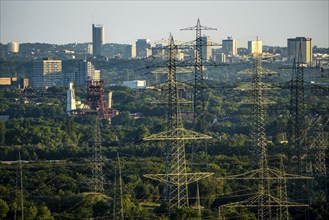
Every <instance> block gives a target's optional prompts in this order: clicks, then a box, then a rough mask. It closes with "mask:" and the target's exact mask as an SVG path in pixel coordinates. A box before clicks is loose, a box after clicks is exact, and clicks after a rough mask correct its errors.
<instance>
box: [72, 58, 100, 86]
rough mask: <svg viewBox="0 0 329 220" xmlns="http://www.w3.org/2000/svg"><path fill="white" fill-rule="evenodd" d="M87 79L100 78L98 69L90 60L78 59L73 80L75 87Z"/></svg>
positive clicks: (83, 84)
mask: <svg viewBox="0 0 329 220" xmlns="http://www.w3.org/2000/svg"><path fill="white" fill-rule="evenodd" d="M87 80H100V70H96V69H95V67H94V65H93V64H92V63H91V62H90V61H87V60H80V61H79V63H78V65H77V67H76V69H75V72H74V79H73V81H74V82H75V85H76V86H77V87H82V86H85V85H86V81H87Z"/></svg>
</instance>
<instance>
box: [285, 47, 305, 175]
mask: <svg viewBox="0 0 329 220" xmlns="http://www.w3.org/2000/svg"><path fill="white" fill-rule="evenodd" d="M301 45H302V44H301V42H300V44H299V50H298V51H299V53H298V57H297V59H296V58H295V59H294V64H293V70H292V78H291V85H290V86H291V87H290V123H289V124H290V125H289V127H290V131H289V142H290V145H291V146H292V147H293V149H294V153H293V155H294V156H296V157H297V173H298V174H301V173H302V154H303V152H305V150H306V149H305V141H303V140H302V132H303V129H304V125H305V120H304V114H305V105H304V99H305V98H304V63H303V55H302V48H301V47H302V46H301ZM296 60H297V61H296Z"/></svg>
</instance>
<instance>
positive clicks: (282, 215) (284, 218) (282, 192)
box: [278, 158, 289, 220]
mask: <svg viewBox="0 0 329 220" xmlns="http://www.w3.org/2000/svg"><path fill="white" fill-rule="evenodd" d="M280 172H281V174H284V173H285V169H284V164H283V159H282V158H281V160H280ZM278 191H279V192H278V194H279V195H278V198H279V200H280V201H284V202H286V203H287V202H288V194H287V179H286V178H284V176H281V178H279V179H278ZM278 219H280V220H289V212H288V206H284V205H281V204H280V206H279V213H278Z"/></svg>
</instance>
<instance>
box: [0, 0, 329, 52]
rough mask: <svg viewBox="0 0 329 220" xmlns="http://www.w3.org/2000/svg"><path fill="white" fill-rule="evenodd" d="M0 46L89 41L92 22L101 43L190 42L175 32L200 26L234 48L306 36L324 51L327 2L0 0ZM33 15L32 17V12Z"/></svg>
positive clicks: (282, 43) (284, 43)
mask: <svg viewBox="0 0 329 220" xmlns="http://www.w3.org/2000/svg"><path fill="white" fill-rule="evenodd" d="M0 6H1V7H0V10H1V26H0V30H1V31H0V42H1V43H3V44H7V43H9V42H11V41H17V42H19V43H36V42H40V43H51V44H68V43H86V42H92V30H91V25H92V24H102V25H104V27H105V43H119V44H134V43H135V42H136V40H137V39H143V38H144V39H151V40H152V42H155V41H158V40H161V39H167V38H168V36H169V33H172V34H173V36H174V37H175V39H178V40H182V41H191V40H193V39H194V38H195V34H194V33H191V32H184V31H180V29H181V28H184V27H188V26H194V25H195V24H196V21H197V19H198V18H200V21H201V25H204V26H209V27H215V28H217V29H218V30H217V31H209V32H203V33H204V34H206V35H209V36H210V37H211V39H212V40H213V41H214V42H217V43H221V41H222V40H223V39H227V36H232V37H233V39H236V40H237V42H238V43H237V44H238V47H247V41H250V40H254V39H256V36H258V37H259V39H260V40H262V41H263V45H271V46H287V39H288V38H295V37H311V38H312V41H313V43H312V44H313V45H314V46H315V45H316V46H318V47H329V46H328V45H329V42H328V41H329V40H328V39H329V33H328V32H329V31H328V29H329V22H328V20H329V15H328V13H329V12H328V11H329V8H328V7H329V3H328V1H307V0H305V1H303V0H302V1H279V0H277V1H262V2H261V1H247V0H244V1H230V2H229V1H216V0H213V1H152V2H151V1H96V2H94V1H45V2H42V1H15V0H14V1H7V0H1V1H0ZM36 11H37V12H38V13H35V12H36Z"/></svg>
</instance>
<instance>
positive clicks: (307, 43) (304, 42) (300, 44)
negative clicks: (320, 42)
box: [287, 37, 313, 66]
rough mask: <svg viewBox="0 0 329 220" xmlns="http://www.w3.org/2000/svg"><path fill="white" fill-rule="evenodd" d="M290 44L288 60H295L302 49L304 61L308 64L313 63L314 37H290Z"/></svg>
mask: <svg viewBox="0 0 329 220" xmlns="http://www.w3.org/2000/svg"><path fill="white" fill-rule="evenodd" d="M287 44H288V45H287V46H288V61H290V62H293V61H294V59H295V58H296V59H297V57H298V53H299V51H300V50H301V53H302V57H303V63H305V64H307V65H308V66H311V65H312V61H313V59H312V57H313V54H312V38H309V37H296V38H289V39H288V42H287Z"/></svg>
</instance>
